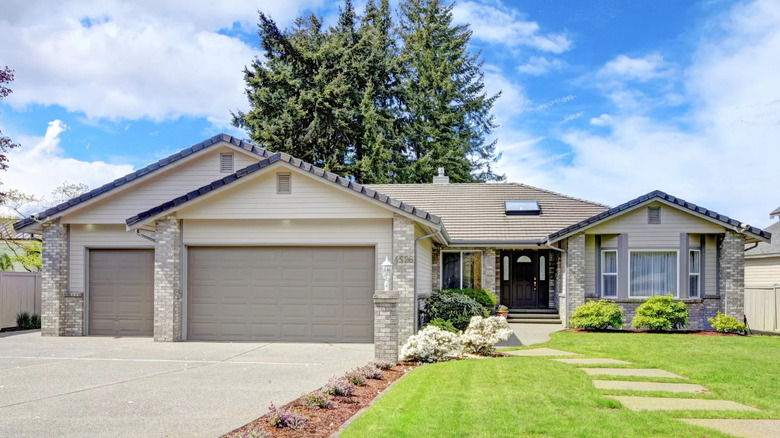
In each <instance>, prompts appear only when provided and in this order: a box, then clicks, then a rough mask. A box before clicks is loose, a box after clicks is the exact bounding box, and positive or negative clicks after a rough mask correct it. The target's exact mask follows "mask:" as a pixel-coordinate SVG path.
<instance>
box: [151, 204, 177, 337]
mask: <svg viewBox="0 0 780 438" xmlns="http://www.w3.org/2000/svg"><path fill="white" fill-rule="evenodd" d="M155 224H156V226H157V232H156V233H155V243H154V340H155V341H181V324H182V320H181V314H182V296H181V293H180V287H181V279H180V276H181V269H180V268H181V251H180V244H181V227H180V225H179V220H178V219H177V218H176V216H175V215H168V216H165V217H163V218H161V219H158V220H157V221H156V223H155Z"/></svg>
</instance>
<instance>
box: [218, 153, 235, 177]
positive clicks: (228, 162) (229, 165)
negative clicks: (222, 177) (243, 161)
mask: <svg viewBox="0 0 780 438" xmlns="http://www.w3.org/2000/svg"><path fill="white" fill-rule="evenodd" d="M219 171H220V172H222V173H233V154H231V153H225V154H219Z"/></svg>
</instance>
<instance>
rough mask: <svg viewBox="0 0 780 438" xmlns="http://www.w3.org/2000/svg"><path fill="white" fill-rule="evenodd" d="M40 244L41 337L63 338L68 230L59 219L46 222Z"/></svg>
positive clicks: (64, 331)
mask: <svg viewBox="0 0 780 438" xmlns="http://www.w3.org/2000/svg"><path fill="white" fill-rule="evenodd" d="M42 228H43V243H42V245H41V258H42V267H41V335H42V336H62V335H65V334H66V330H65V321H64V319H65V318H64V315H65V303H64V301H65V293H66V292H67V285H68V228H67V226H66V225H63V224H61V223H60V221H59V219H55V220H53V221H49V222H45V223H44V224H43V225H42Z"/></svg>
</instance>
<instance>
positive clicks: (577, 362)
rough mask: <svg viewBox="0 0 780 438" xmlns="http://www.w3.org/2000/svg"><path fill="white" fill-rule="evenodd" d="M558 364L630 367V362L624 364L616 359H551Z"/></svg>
mask: <svg viewBox="0 0 780 438" xmlns="http://www.w3.org/2000/svg"><path fill="white" fill-rule="evenodd" d="M553 360H555V361H558V362H563V363H568V364H571V365H603V364H613V365H631V362H626V361H624V360H617V359H605V358H601V357H595V358H590V359H584V358H583V359H579V358H577V359H553Z"/></svg>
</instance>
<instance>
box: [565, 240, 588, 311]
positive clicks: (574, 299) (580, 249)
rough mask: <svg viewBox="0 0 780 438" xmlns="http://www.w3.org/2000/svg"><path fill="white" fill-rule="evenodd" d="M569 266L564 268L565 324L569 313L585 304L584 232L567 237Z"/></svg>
mask: <svg viewBox="0 0 780 438" xmlns="http://www.w3.org/2000/svg"><path fill="white" fill-rule="evenodd" d="M568 251H569V266H568V268H566V269H567V270H568V272H567V273H566V274H567V275H566V295H567V297H568V308H567V309H566V325H567V326H568V325H569V321H570V319H571V314H572V313H574V311H575V310H577V307H579V306H580V305H582V304H585V233H577V234H575V235H573V236H571V237H569V239H568Z"/></svg>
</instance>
